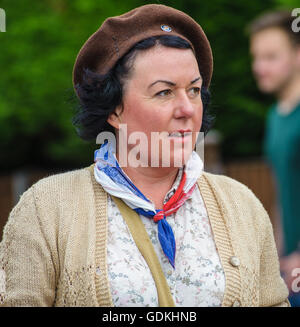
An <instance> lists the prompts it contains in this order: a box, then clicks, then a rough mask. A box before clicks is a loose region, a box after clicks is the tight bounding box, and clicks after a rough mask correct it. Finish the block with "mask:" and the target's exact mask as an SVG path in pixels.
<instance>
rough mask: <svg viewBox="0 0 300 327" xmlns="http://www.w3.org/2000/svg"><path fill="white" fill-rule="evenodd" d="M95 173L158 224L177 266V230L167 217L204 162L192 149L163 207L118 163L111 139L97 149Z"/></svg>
mask: <svg viewBox="0 0 300 327" xmlns="http://www.w3.org/2000/svg"><path fill="white" fill-rule="evenodd" d="M94 160H95V168H94V175H95V179H96V181H97V182H98V183H99V184H101V185H102V187H103V189H104V190H105V191H106V192H107V193H109V194H110V195H113V196H116V197H118V198H121V199H122V200H123V201H124V202H125V203H126V204H127V205H128V206H129V207H130V208H131V209H133V210H134V211H135V212H137V213H138V214H139V215H143V216H145V217H148V218H151V219H153V221H154V222H155V223H157V225H158V239H159V242H160V245H161V247H162V250H163V252H164V254H165V255H166V257H167V258H168V260H169V262H170V264H171V265H172V267H173V268H175V253H176V243H175V238H174V233H173V231H172V228H171V226H170V225H169V223H168V222H167V220H166V217H167V216H169V215H171V214H173V213H175V212H176V211H177V210H178V209H179V208H180V207H181V206H182V205H183V204H184V202H185V201H186V200H187V199H189V198H190V197H191V195H192V193H193V191H194V189H195V187H196V182H197V179H198V178H199V176H200V175H201V174H202V170H203V162H202V160H201V159H200V157H199V156H198V154H197V153H196V152H195V151H193V152H192V154H191V156H190V158H189V160H188V161H187V163H186V165H185V166H184V167H183V168H180V169H182V170H183V171H182V177H181V181H180V183H179V186H178V187H177V190H176V191H175V193H174V194H173V195H172V197H171V198H170V199H169V200H168V201H167V202H166V203H164V205H163V209H158V210H156V209H155V206H154V204H153V203H152V202H151V201H150V200H148V199H147V198H146V196H145V195H144V194H143V193H142V192H141V191H140V190H139V189H138V188H137V187H136V186H135V185H134V184H133V182H132V181H131V180H130V178H129V177H128V176H127V175H126V174H125V172H124V171H123V169H122V168H121V167H120V166H119V164H118V161H117V159H116V155H115V148H114V146H113V144H111V143H110V142H106V143H104V144H102V146H101V147H100V149H99V150H96V151H95V158H94Z"/></svg>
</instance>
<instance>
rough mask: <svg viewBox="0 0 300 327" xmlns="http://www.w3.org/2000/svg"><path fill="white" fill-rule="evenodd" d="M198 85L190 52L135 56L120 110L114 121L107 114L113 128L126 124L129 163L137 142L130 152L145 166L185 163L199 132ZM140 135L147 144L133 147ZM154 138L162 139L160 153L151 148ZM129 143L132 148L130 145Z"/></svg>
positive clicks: (159, 50) (166, 50)
mask: <svg viewBox="0 0 300 327" xmlns="http://www.w3.org/2000/svg"><path fill="white" fill-rule="evenodd" d="M201 85H202V78H201V76H200V72H199V68H198V64H197V61H196V58H195V56H194V54H193V52H192V50H190V49H176V48H169V47H164V46H155V47H153V48H151V49H149V50H147V51H141V52H138V54H137V55H136V58H135V61H134V64H133V67H132V72H131V75H130V78H129V79H128V80H127V81H126V82H125V87H124V96H123V107H122V108H121V107H120V108H117V110H116V113H117V114H118V117H117V116H116V115H111V116H110V117H109V119H108V122H109V123H110V124H111V125H113V126H114V127H115V128H117V129H119V128H120V124H126V127H127V135H125V139H126V142H127V146H128V147H127V153H128V154H129V158H130V153H129V152H130V151H131V150H133V148H135V150H137V144H138V143H139V146H138V150H139V151H132V153H134V154H136V152H140V153H139V154H138V156H139V160H140V161H141V162H142V163H143V164H144V165H145V166H147V165H148V166H150V165H151V166H154V165H155V164H153V163H154V162H156V164H157V160H158V161H159V166H162V162H164V164H163V165H164V166H165V165H166V166H167V164H166V161H165V159H166V155H167V157H169V159H170V162H169V164H170V166H174V164H175V165H176V166H177V167H178V164H177V163H178V162H180V161H181V162H182V164H184V162H186V160H187V159H188V157H189V156H190V154H191V152H192V151H193V149H194V147H195V143H196V136H197V135H196V132H199V131H200V128H201V122H202V111H203V106H202V101H201V92H200V90H201ZM134 132H142V133H139V134H137V133H134ZM153 132H159V133H161V134H158V133H153ZM162 132H164V133H162ZM183 133H185V136H182V134H183ZM140 134H143V135H144V136H145V138H146V142H145V138H140V141H139V142H136V140H137V139H139V137H136V138H134V137H133V136H134V135H135V136H137V135H140ZM155 135H156V136H155ZM157 135H160V141H159V143H160V149H159V151H158V152H157V149H158V148H155V144H157V140H158V138H157ZM119 137H120V135H119ZM151 137H152V139H151ZM155 137H156V138H155ZM130 138H131V139H130ZM133 139H135V140H134V141H133ZM123 141H124V140H123ZM119 142H120V140H119ZM132 142H134V144H130V143H132ZM163 142H165V144H169V149H170V152H169V153H168V151H166V148H163ZM123 144H124V143H123ZM151 148H152V151H151ZM154 148H155V149H156V150H154ZM151 159H152V161H151ZM167 159H168V158H167ZM163 160H164V161H163ZM167 161H168V160H167ZM179 166H181V165H179Z"/></svg>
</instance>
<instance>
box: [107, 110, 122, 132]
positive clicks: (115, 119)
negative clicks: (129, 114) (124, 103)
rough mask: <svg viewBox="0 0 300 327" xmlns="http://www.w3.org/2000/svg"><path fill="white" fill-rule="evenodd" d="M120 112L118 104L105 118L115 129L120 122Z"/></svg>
mask: <svg viewBox="0 0 300 327" xmlns="http://www.w3.org/2000/svg"><path fill="white" fill-rule="evenodd" d="M121 113H122V108H121V106H118V107H117V108H116V110H115V111H114V112H113V113H111V114H110V115H109V116H108V118H107V122H108V123H109V124H110V125H111V126H112V127H114V128H116V129H119V125H120V124H121V123H122V120H121Z"/></svg>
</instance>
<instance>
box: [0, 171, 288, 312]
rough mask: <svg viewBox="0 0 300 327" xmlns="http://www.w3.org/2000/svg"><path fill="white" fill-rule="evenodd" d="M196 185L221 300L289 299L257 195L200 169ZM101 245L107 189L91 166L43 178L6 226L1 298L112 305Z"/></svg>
mask: <svg viewBox="0 0 300 327" xmlns="http://www.w3.org/2000/svg"><path fill="white" fill-rule="evenodd" d="M198 186H199V188H200V192H201V194H202V197H203V199H204V203H205V205H206V208H207V212H208V216H209V219H210V223H211V227H212V231H213V236H214V239H215V243H216V247H217V250H218V253H219V255H220V259H221V262H222V266H223V269H224V272H225V280H226V283H225V294H224V299H223V303H222V305H223V306H288V305H289V302H288V300H287V296H288V290H287V287H286V285H285V284H284V281H283V280H282V278H281V277H280V273H279V262H278V256H277V252H276V247H275V243H274V238H273V230H272V225H271V223H270V220H269V218H268V215H267V213H266V211H265V210H264V208H263V206H262V205H261V203H260V202H259V201H258V200H257V198H256V197H255V196H254V195H253V193H252V192H251V191H250V190H249V189H248V188H247V187H246V186H244V185H242V184H240V183H239V182H237V181H235V180H233V179H230V178H228V177H225V176H218V175H212V174H208V173H204V174H203V175H202V177H200V178H199V180H198ZM106 246H107V194H106V193H105V191H104V190H103V189H102V187H101V186H100V185H99V184H98V183H97V182H96V180H95V179H94V176H93V168H92V167H89V168H85V169H80V170H76V171H72V172H67V173H63V174H57V175H54V176H50V177H47V178H44V179H42V180H40V181H39V182H37V183H36V184H35V185H33V186H32V187H31V188H30V189H29V190H27V191H26V192H25V193H24V194H23V195H22V197H21V199H20V201H19V203H18V204H17V205H16V206H15V207H14V209H13V210H12V212H11V214H10V216H9V219H8V222H7V224H6V226H5V229H4V234H3V240H2V242H1V244H0V304H1V305H2V306H113V303H112V298H111V294H110V286H109V281H108V273H107V259H106V253H107V249H106ZM233 256H235V257H237V258H238V260H239V263H240V264H239V265H233V264H232V263H231V262H232V260H231V257H233ZM1 269H2V270H1Z"/></svg>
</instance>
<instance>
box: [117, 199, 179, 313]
mask: <svg viewBox="0 0 300 327" xmlns="http://www.w3.org/2000/svg"><path fill="white" fill-rule="evenodd" d="M112 198H113V200H114V201H115V203H116V204H117V206H118V208H119V210H120V212H121V215H122V217H123V218H124V220H125V222H126V224H127V226H128V228H129V230H130V232H131V235H132V237H133V239H134V241H135V243H136V245H137V247H138V249H139V250H140V252H141V254H142V256H143V257H144V259H145V260H146V262H147V264H148V266H149V268H150V271H151V274H152V276H153V279H154V281H155V285H156V289H157V294H158V303H159V306H160V307H175V304H174V301H173V298H172V295H171V291H170V288H169V285H168V283H167V280H166V278H165V275H164V273H163V271H162V269H161V266H160V263H159V261H158V258H157V256H156V253H155V251H154V248H153V245H152V242H151V240H150V238H149V236H148V233H147V231H146V229H145V226H144V224H143V222H142V220H141V218H140V217H139V215H138V214H137V213H136V212H135V211H134V210H132V209H131V208H129V207H128V206H127V205H126V204H125V203H124V201H122V200H121V199H119V198H116V197H114V196H112Z"/></svg>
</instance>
